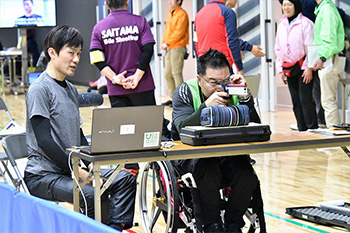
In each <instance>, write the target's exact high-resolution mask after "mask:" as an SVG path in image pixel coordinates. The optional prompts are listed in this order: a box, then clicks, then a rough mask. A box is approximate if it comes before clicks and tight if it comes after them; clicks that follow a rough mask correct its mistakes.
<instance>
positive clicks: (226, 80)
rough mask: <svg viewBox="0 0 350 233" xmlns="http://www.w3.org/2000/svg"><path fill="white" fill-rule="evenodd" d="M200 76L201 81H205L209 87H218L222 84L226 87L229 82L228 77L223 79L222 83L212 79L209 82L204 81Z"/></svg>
mask: <svg viewBox="0 0 350 233" xmlns="http://www.w3.org/2000/svg"><path fill="white" fill-rule="evenodd" d="M200 76H201V79H203V80H204V81H206V82H207V83H208V84H209V85H211V86H213V87H215V86H217V85H219V86H222V84H224V85H226V84H228V83H229V82H230V76H228V77H227V78H225V79H224V80H222V81H218V80H216V79H213V78H210V79H209V80H206V79H205V78H204V77H203V76H202V75H200Z"/></svg>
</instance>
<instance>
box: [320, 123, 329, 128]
mask: <svg viewBox="0 0 350 233" xmlns="http://www.w3.org/2000/svg"><path fill="white" fill-rule="evenodd" d="M318 128H319V129H327V126H326V124H320V123H319V124H318Z"/></svg>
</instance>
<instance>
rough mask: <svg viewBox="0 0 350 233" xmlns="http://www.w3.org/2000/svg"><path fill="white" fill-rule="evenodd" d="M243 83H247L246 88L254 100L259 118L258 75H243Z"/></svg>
mask: <svg viewBox="0 0 350 233" xmlns="http://www.w3.org/2000/svg"><path fill="white" fill-rule="evenodd" d="M244 78H245V81H246V82H247V86H248V88H249V89H250V91H251V93H252V95H253V98H254V99H255V103H256V107H257V108H258V112H259V117H261V113H260V106H259V99H258V93H259V86H260V74H257V75H245V76H244Z"/></svg>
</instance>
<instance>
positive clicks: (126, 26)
mask: <svg viewBox="0 0 350 233" xmlns="http://www.w3.org/2000/svg"><path fill="white" fill-rule="evenodd" d="M148 43H155V41H154V38H153V35H152V33H151V29H150V27H149V25H148V23H147V20H146V19H145V18H144V17H142V16H138V15H133V14H131V13H130V12H129V11H128V10H117V11H112V12H111V13H110V14H109V15H108V16H107V17H106V18H104V19H103V20H101V21H100V22H98V23H97V24H96V25H95V27H94V29H93V31H92V36H91V44H90V49H99V50H102V51H103V52H104V54H105V59H106V63H107V64H108V66H109V67H111V68H112V70H113V71H114V72H115V73H116V74H119V73H121V72H123V71H124V70H126V71H127V74H126V76H127V77H128V76H130V75H133V74H134V73H135V71H136V69H137V66H138V64H139V61H140V58H141V54H142V50H141V49H142V46H143V45H145V44H148ZM107 88H108V95H125V94H133V93H139V92H144V91H150V90H153V89H155V86H154V81H153V76H152V73H151V69H150V67H148V69H147V70H146V72H145V74H144V75H143V77H142V79H141V81H140V82H139V84H138V86H137V87H136V88H135V89H124V88H123V87H122V86H121V85H114V84H112V82H111V81H110V80H109V79H107Z"/></svg>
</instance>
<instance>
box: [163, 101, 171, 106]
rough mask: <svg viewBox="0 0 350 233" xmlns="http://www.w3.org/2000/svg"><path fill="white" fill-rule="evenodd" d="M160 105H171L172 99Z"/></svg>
mask: <svg viewBox="0 0 350 233" xmlns="http://www.w3.org/2000/svg"><path fill="white" fill-rule="evenodd" d="M162 105H163V106H169V107H171V106H172V105H173V101H171V100H168V101H167V102H164V103H162Z"/></svg>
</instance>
